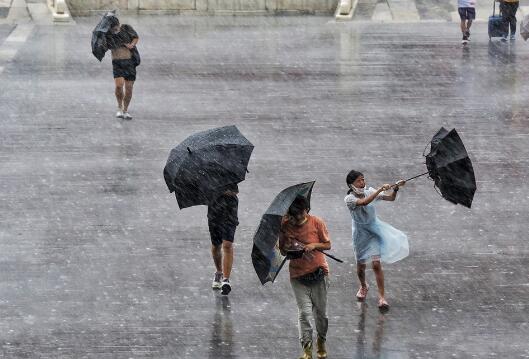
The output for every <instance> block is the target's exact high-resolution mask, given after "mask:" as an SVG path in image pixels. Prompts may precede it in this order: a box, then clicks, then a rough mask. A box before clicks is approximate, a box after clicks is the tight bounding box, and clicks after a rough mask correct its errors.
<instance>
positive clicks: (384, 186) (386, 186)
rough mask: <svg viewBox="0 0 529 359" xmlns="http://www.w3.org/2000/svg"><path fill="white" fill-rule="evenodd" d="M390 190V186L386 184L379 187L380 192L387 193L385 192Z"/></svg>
mask: <svg viewBox="0 0 529 359" xmlns="http://www.w3.org/2000/svg"><path fill="white" fill-rule="evenodd" d="M390 188H391V185H390V184H387V183H386V184H385V185H383V186H382V187H380V189H381V190H382V191H387V190H389V189H390Z"/></svg>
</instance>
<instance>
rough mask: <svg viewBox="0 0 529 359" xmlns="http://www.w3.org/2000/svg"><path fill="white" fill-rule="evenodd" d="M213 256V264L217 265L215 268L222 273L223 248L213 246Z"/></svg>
mask: <svg viewBox="0 0 529 359" xmlns="http://www.w3.org/2000/svg"><path fill="white" fill-rule="evenodd" d="M211 256H212V257H213V262H214V263H215V268H216V269H217V272H222V252H221V246H214V245H211Z"/></svg>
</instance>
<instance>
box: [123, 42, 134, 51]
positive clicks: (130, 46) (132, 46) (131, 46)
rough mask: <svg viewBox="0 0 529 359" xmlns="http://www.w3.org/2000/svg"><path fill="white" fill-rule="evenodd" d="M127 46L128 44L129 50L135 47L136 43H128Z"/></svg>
mask: <svg viewBox="0 0 529 359" xmlns="http://www.w3.org/2000/svg"><path fill="white" fill-rule="evenodd" d="M125 46H126V47H127V49H129V50H132V49H133V48H134V44H133V43H130V44H126V45H125Z"/></svg>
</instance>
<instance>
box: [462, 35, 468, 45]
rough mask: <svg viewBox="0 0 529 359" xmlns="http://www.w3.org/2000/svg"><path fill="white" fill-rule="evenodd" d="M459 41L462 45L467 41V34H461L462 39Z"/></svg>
mask: <svg viewBox="0 0 529 359" xmlns="http://www.w3.org/2000/svg"><path fill="white" fill-rule="evenodd" d="M461 43H462V44H463V45H464V44H467V43H468V37H467V35H463V40H461Z"/></svg>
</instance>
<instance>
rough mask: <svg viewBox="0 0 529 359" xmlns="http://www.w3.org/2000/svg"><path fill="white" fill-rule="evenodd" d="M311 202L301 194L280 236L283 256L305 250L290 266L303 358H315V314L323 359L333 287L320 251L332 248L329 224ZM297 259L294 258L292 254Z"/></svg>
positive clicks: (325, 354) (325, 355)
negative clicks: (315, 213) (329, 293)
mask: <svg viewBox="0 0 529 359" xmlns="http://www.w3.org/2000/svg"><path fill="white" fill-rule="evenodd" d="M309 210H310V208H309V202H308V200H307V199H305V198H304V197H297V198H296V199H295V200H294V202H293V203H292V205H291V206H290V208H289V210H288V214H287V215H286V216H285V218H284V219H283V221H282V224H281V232H280V235H279V249H280V250H281V253H282V254H283V255H287V258H288V257H289V256H290V253H293V252H298V255H296V256H295V257H296V258H297V257H299V252H301V251H303V254H302V256H301V257H300V258H297V259H291V260H290V265H289V271H290V283H291V285H292V290H293V291H294V296H295V297H296V302H297V305H298V315H299V339H300V342H301V346H302V348H303V354H302V356H301V357H300V359H312V326H311V323H310V319H311V317H312V316H313V314H314V321H315V323H316V331H317V333H318V339H317V348H316V354H317V356H318V358H319V359H321V358H327V350H326V348H325V341H326V338H327V328H328V318H327V289H328V286H329V279H328V278H329V265H328V264H327V260H326V259H325V256H324V255H323V253H321V252H320V251H319V250H328V249H331V240H330V238H329V233H328V231H327V226H326V225H325V222H323V220H322V219H320V218H318V217H315V216H311V215H309V214H308V212H309ZM292 258H293V257H292Z"/></svg>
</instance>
